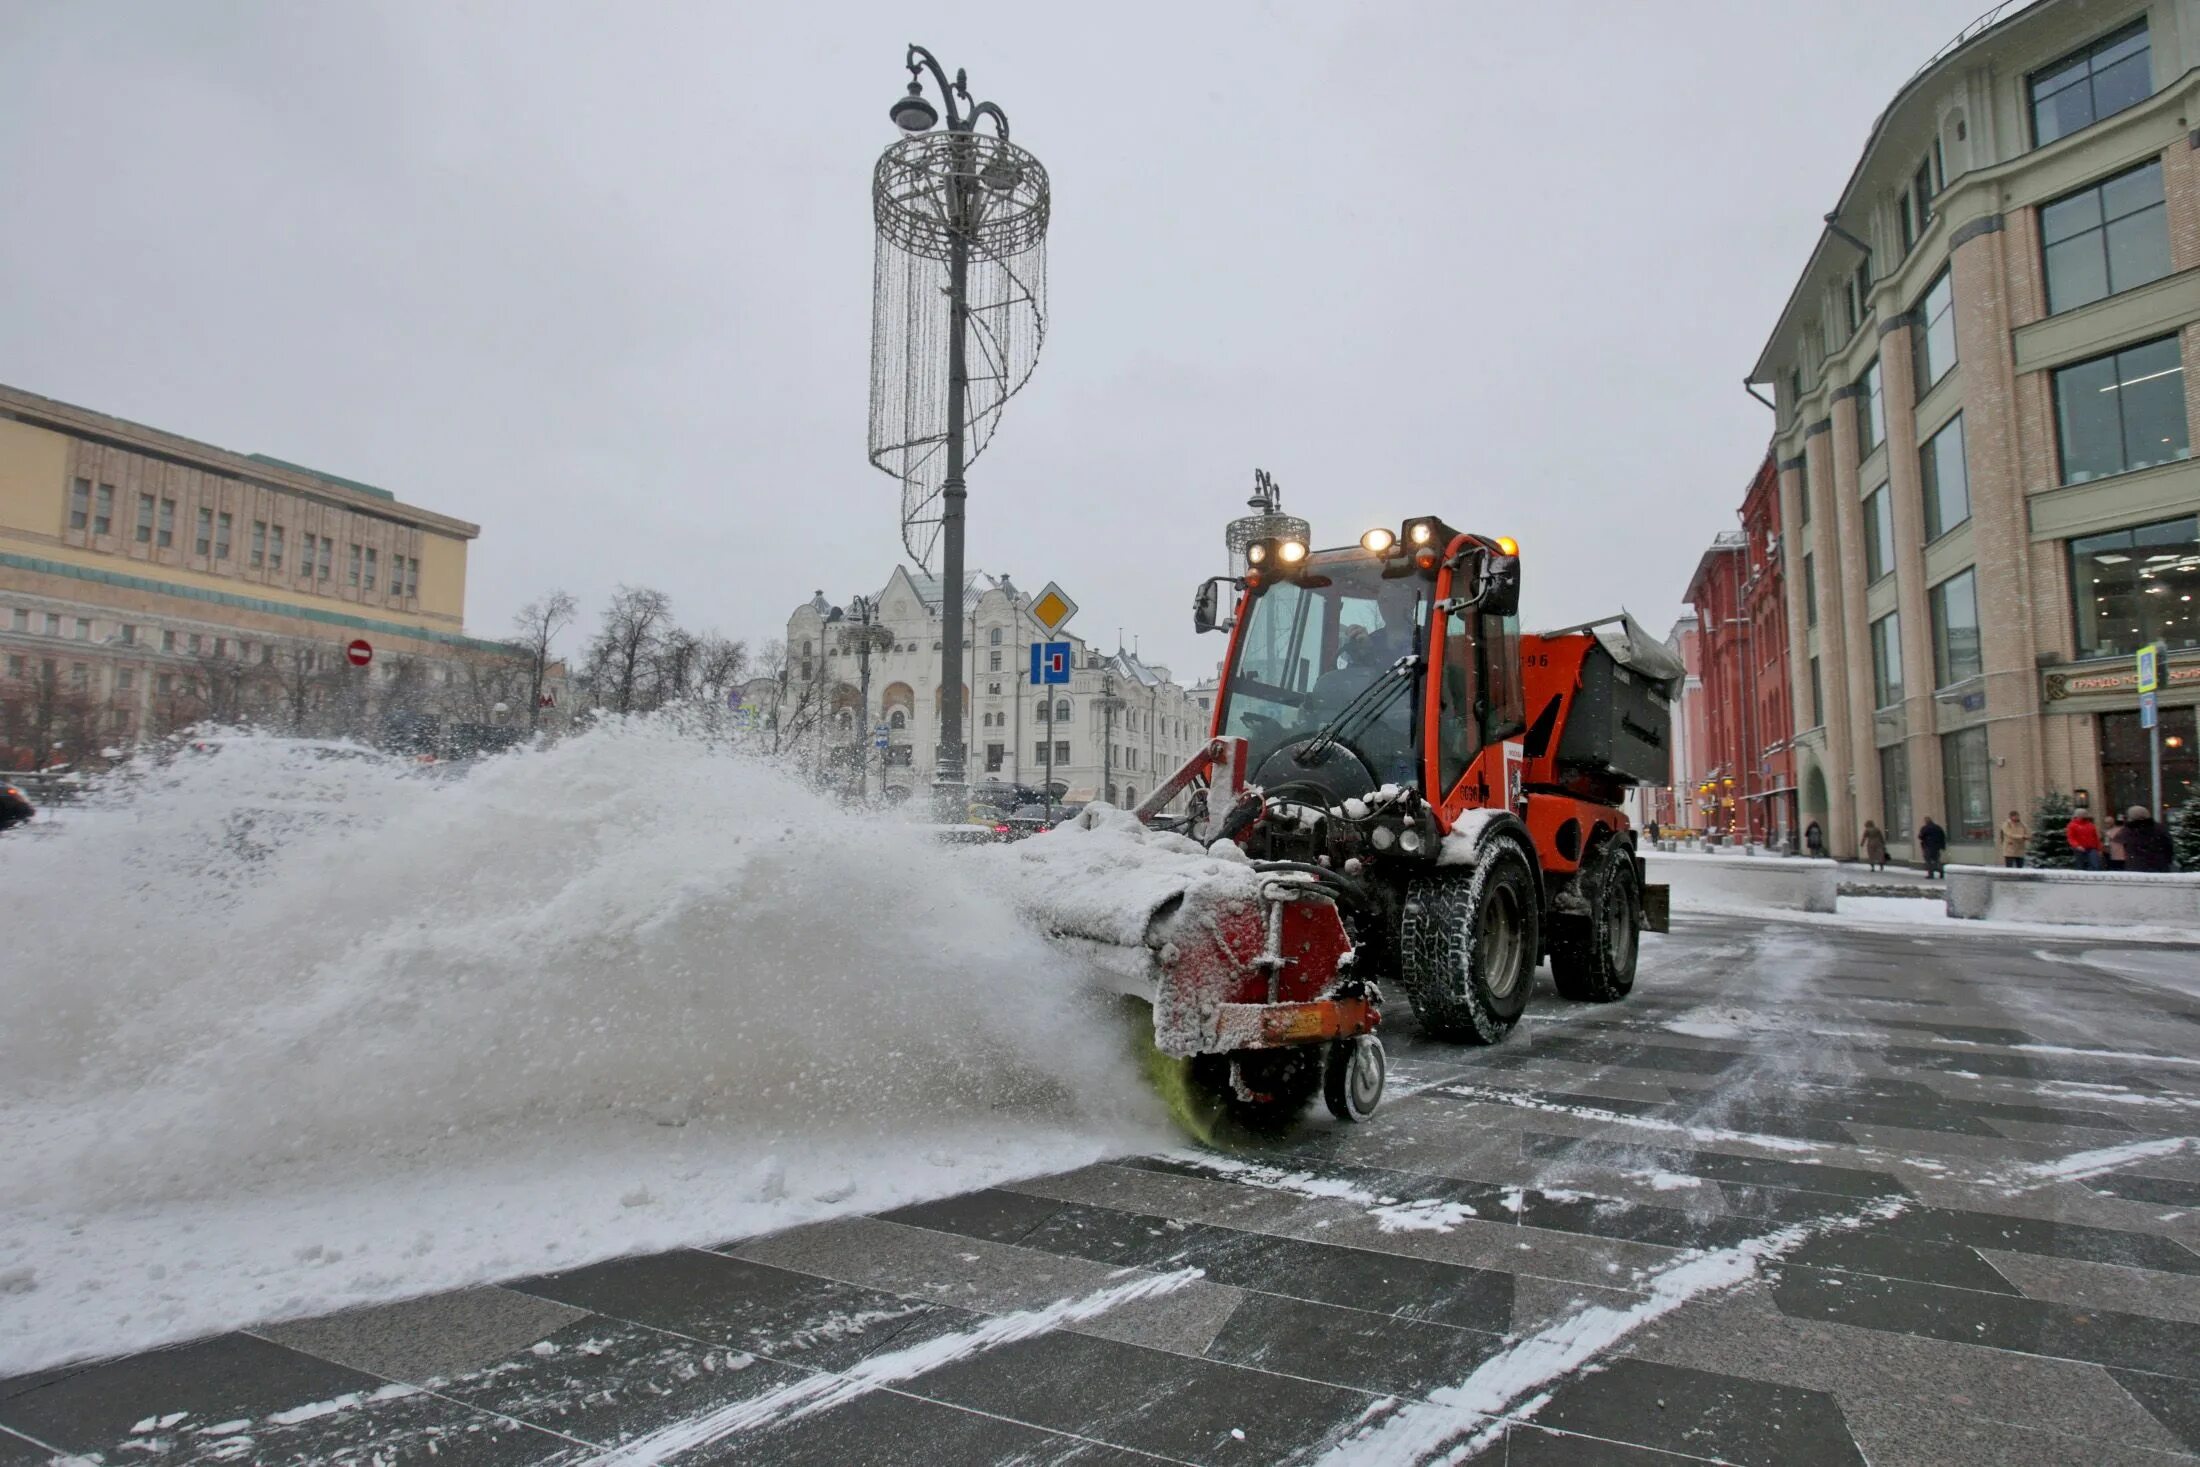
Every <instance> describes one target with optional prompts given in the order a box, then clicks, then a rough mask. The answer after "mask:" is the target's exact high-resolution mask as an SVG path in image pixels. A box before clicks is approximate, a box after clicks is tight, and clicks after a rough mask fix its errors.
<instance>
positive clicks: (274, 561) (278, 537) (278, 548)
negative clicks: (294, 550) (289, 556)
mask: <svg viewBox="0 0 2200 1467" xmlns="http://www.w3.org/2000/svg"><path fill="white" fill-rule="evenodd" d="M267 568H268V569H269V570H271V571H279V570H281V569H282V568H283V527H282V526H281V525H269V526H268V527H267Z"/></svg>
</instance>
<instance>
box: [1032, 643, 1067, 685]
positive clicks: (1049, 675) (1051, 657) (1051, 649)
mask: <svg viewBox="0 0 2200 1467" xmlns="http://www.w3.org/2000/svg"><path fill="white" fill-rule="evenodd" d="M1068 681H1069V643H1067V642H1033V643H1032V644H1031V682H1032V686H1034V687H1037V686H1039V685H1040V684H1042V683H1066V682H1068Z"/></svg>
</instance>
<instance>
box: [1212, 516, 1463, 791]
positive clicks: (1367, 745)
mask: <svg viewBox="0 0 2200 1467" xmlns="http://www.w3.org/2000/svg"><path fill="white" fill-rule="evenodd" d="M1389 564H1390V566H1391V569H1392V571H1393V573H1392V575H1391V576H1389V577H1388V578H1386V577H1385V576H1384V575H1383V571H1384V569H1385V565H1386V562H1383V561H1380V560H1376V559H1374V558H1373V557H1371V556H1369V555H1367V554H1365V553H1364V552H1362V551H1360V550H1359V549H1358V548H1357V547H1354V548H1353V549H1350V550H1336V551H1326V552H1323V553H1320V554H1317V555H1315V556H1313V557H1312V558H1311V559H1310V560H1309V561H1308V563H1307V566H1306V569H1305V570H1303V571H1302V572H1300V573H1299V575H1298V576H1297V577H1295V578H1292V579H1288V580H1281V579H1279V580H1276V581H1272V582H1270V583H1269V584H1268V585H1266V586H1264V587H1262V588H1261V589H1260V590H1259V591H1258V592H1257V593H1255V595H1254V596H1253V600H1252V605H1251V606H1250V608H1248V610H1247V611H1246V620H1245V628H1244V630H1243V632H1241V633H1240V634H1239V637H1238V648H1237V665H1236V666H1235V667H1234V668H1232V669H1231V670H1230V676H1229V681H1228V685H1227V692H1226V695H1225V702H1224V705H1223V722H1222V731H1223V732H1224V733H1226V734H1235V735H1237V736H1239V737H1241V738H1244V739H1246V740H1248V741H1249V742H1250V743H1251V744H1252V767H1253V768H1255V769H1258V768H1259V767H1260V765H1261V762H1262V761H1263V760H1265V759H1266V758H1267V757H1268V756H1269V755H1271V754H1273V753H1274V752H1275V751H1276V750H1277V749H1280V748H1282V747H1284V746H1285V745H1287V744H1291V743H1295V742H1297V741H1299V740H1302V739H1312V738H1315V737H1317V736H1319V735H1320V734H1322V733H1323V732H1324V731H1328V732H1330V733H1332V734H1333V735H1334V736H1335V737H1336V738H1337V740H1338V742H1340V743H1343V744H1345V745H1346V746H1347V747H1349V748H1350V749H1351V750H1352V751H1353V752H1354V753H1356V754H1358V755H1359V756H1360V758H1361V759H1362V760H1364V761H1365V762H1366V764H1367V766H1368V769H1369V771H1370V772H1371V773H1373V774H1374V776H1375V778H1376V779H1377V780H1378V781H1387V782H1396V783H1400V784H1404V783H1409V782H1414V781H1415V778H1416V775H1417V773H1418V764H1417V762H1416V758H1415V753H1414V736H1413V730H1414V716H1415V714H1416V713H1417V711H1418V710H1419V707H1420V699H1419V696H1418V694H1417V692H1416V691H1415V690H1416V689H1418V688H1419V687H1420V686H1421V683H1420V679H1419V677H1418V676H1415V677H1412V678H1410V679H1408V683H1409V686H1408V687H1407V688H1406V689H1404V690H1403V692H1402V695H1399V696H1391V697H1387V698H1386V697H1385V696H1384V695H1383V694H1381V693H1376V694H1371V695H1370V696H1369V699H1368V700H1367V702H1366V703H1363V705H1362V707H1361V709H1360V710H1357V711H1356V712H1355V714H1354V716H1353V717H1351V718H1349V719H1344V720H1338V722H1337V726H1336V727H1334V728H1332V727H1331V722H1332V720H1336V719H1337V715H1338V714H1340V713H1342V712H1344V711H1345V709H1346V708H1347V706H1348V705H1350V704H1351V703H1352V701H1353V699H1355V698H1358V697H1359V696H1360V695H1361V694H1362V693H1366V692H1367V691H1368V689H1369V687H1370V685H1372V684H1373V683H1375V682H1377V681H1379V680H1380V679H1382V678H1384V677H1386V676H1392V675H1393V674H1392V673H1391V669H1392V667H1393V666H1394V665H1395V664H1396V663H1397V661H1398V659H1399V658H1401V657H1403V656H1405V655H1406V654H1408V653H1417V652H1420V651H1421V650H1422V649H1423V648H1424V647H1425V646H1426V637H1425V633H1426V630H1427V627H1428V591H1429V584H1428V582H1427V581H1426V580H1424V579H1422V578H1421V577H1420V576H1418V575H1415V574H1413V573H1411V572H1410V571H1407V572H1405V573H1404V574H1399V573H1398V572H1399V571H1400V570H1402V569H1403V567H1400V566H1398V565H1397V564H1396V563H1395V562H1391V563H1389ZM1378 709H1379V710H1380V711H1376V710H1378ZM1370 714H1372V715H1373V716H1368V715H1370Z"/></svg>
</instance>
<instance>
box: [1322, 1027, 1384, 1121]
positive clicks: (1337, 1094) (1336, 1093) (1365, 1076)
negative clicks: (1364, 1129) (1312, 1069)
mask: <svg viewBox="0 0 2200 1467" xmlns="http://www.w3.org/2000/svg"><path fill="white" fill-rule="evenodd" d="M1389 1073H1390V1065H1389V1062H1388V1060H1387V1059H1386V1058H1385V1057H1384V1055H1383V1041H1382V1040H1380V1039H1377V1038H1376V1037H1375V1036H1374V1035H1372V1034H1362V1035H1360V1036H1359V1037H1358V1038H1357V1039H1340V1040H1338V1041H1337V1042H1336V1043H1334V1044H1332V1045H1330V1046H1329V1064H1328V1066H1327V1067H1326V1069H1325V1070H1324V1071H1323V1074H1322V1100H1323V1101H1324V1102H1325V1103H1326V1104H1327V1105H1328V1106H1329V1113H1330V1114H1331V1115H1333V1116H1335V1117H1336V1118H1337V1119H1338V1120H1340V1121H1344V1122H1345V1123H1347V1124H1356V1123H1358V1122H1360V1121H1364V1120H1366V1119H1367V1118H1368V1117H1369V1116H1371V1115H1373V1114H1375V1107H1376V1106H1378V1105H1380V1104H1382V1101H1383V1082H1384V1081H1385V1080H1386V1079H1387V1078H1388V1077H1389Z"/></svg>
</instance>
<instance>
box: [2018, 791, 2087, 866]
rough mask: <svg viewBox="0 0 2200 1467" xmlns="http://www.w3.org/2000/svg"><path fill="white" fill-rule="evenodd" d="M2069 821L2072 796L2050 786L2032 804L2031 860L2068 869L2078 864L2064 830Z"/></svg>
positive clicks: (2043, 864) (2041, 864)
mask: <svg viewBox="0 0 2200 1467" xmlns="http://www.w3.org/2000/svg"><path fill="white" fill-rule="evenodd" d="M2069 825H2070V796H2068V795H2066V794H2064V793H2063V792H2062V791H2061V790H2049V791H2048V792H2047V793H2046V794H2044V795H2041V796H2040V802H2039V803H2038V804H2037V805H2034V806H2033V807H2032V843H2031V846H2030V847H2029V851H2028V854H2029V855H2030V857H2031V864H2032V865H2034V866H2038V867H2040V868H2042V869H2044V870H2048V871H2068V870H2070V869H2071V868H2072V867H2074V866H2076V865H2077V864H2078V858H2077V857H2076V856H2075V855H2073V854H2071V850H2070V840H2069V838H2068V837H2067V836H2066V835H2064V833H2063V832H2064V831H2065V830H2066V829H2067V828H2068V827H2069Z"/></svg>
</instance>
